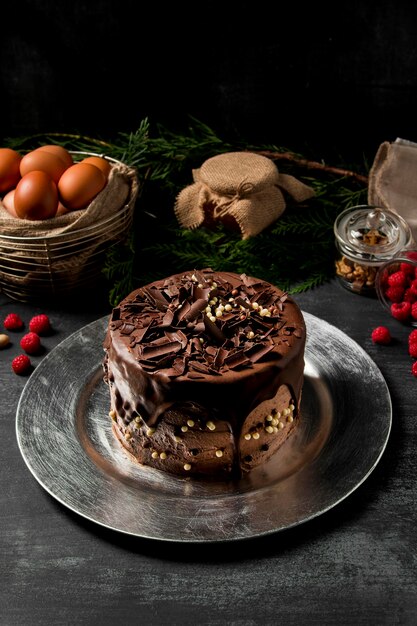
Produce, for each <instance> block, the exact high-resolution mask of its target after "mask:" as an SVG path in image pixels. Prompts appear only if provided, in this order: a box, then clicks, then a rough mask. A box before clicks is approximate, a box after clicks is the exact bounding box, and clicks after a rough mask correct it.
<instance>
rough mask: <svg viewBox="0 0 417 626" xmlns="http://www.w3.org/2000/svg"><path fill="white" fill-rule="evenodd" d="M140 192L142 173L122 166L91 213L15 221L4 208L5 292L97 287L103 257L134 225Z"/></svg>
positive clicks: (1, 260) (0, 228)
mask: <svg viewBox="0 0 417 626" xmlns="http://www.w3.org/2000/svg"><path fill="white" fill-rule="evenodd" d="M138 192H139V181H138V178H137V174H136V170H135V169H134V168H131V167H128V166H127V165H124V164H122V163H118V162H116V163H114V164H113V165H112V168H111V171H110V174H109V179H108V182H107V185H106V186H105V187H104V189H103V190H102V191H101V192H100V193H99V194H98V195H97V196H96V197H95V198H94V200H92V202H91V203H90V204H89V205H88V207H87V208H86V209H82V210H79V211H72V212H69V213H66V214H64V215H60V216H58V217H53V218H51V219H47V220H40V221H37V220H36V221H32V220H23V219H17V218H14V217H12V216H11V215H10V213H8V212H7V211H6V209H5V208H4V206H3V205H2V203H1V202H0V287H1V288H2V290H3V291H4V292H5V293H8V294H9V295H12V296H14V295H16V297H19V296H20V295H25V296H26V295H28V294H30V295H32V291H33V290H37V291H41V290H42V289H44V291H45V292H48V291H49V290H51V291H52V292H56V293H59V292H60V291H63V292H64V291H70V290H71V289H72V288H74V287H76V286H77V284H78V283H79V282H80V281H82V280H83V278H84V276H85V278H89V279H91V280H90V282H91V283H92V284H93V283H94V280H95V275H96V274H97V273H99V272H100V271H101V267H100V264H101V262H102V252H103V251H104V250H105V249H106V248H107V247H108V246H109V245H111V244H112V242H114V241H116V240H118V239H120V238H121V235H122V230H123V229H126V228H127V227H128V226H129V224H130V222H131V219H130V217H131V215H132V214H133V210H134V205H135V202H136V198H137V195H138ZM118 215H120V220H119V218H118ZM107 221H108V224H107ZM125 234H126V233H125ZM87 274H88V276H87ZM84 282H87V281H84Z"/></svg>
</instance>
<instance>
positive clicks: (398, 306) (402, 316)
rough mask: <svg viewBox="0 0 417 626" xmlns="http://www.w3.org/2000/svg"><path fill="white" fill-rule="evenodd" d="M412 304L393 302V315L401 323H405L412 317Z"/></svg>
mask: <svg viewBox="0 0 417 626" xmlns="http://www.w3.org/2000/svg"><path fill="white" fill-rule="evenodd" d="M410 313H411V303H410V302H393V303H392V304H391V315H392V317H395V319H396V320H399V321H400V322H405V321H407V320H408V318H409V317H410Z"/></svg>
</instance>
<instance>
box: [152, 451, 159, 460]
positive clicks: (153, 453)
mask: <svg viewBox="0 0 417 626" xmlns="http://www.w3.org/2000/svg"><path fill="white" fill-rule="evenodd" d="M151 456H152V458H153V459H157V458H158V457H159V454H158V453H157V451H156V450H154V451H153V452H152V455H151Z"/></svg>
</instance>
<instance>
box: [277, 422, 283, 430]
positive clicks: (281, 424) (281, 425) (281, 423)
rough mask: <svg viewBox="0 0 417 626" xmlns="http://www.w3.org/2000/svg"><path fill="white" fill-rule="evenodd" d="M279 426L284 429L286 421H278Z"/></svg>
mask: <svg viewBox="0 0 417 626" xmlns="http://www.w3.org/2000/svg"><path fill="white" fill-rule="evenodd" d="M278 428H279V429H280V430H282V429H283V428H284V422H278Z"/></svg>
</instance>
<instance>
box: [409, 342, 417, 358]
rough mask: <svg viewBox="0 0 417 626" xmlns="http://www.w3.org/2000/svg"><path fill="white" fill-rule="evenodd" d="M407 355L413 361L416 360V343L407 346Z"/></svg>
mask: <svg viewBox="0 0 417 626" xmlns="http://www.w3.org/2000/svg"><path fill="white" fill-rule="evenodd" d="M408 354H409V355H410V356H412V357H413V359H417V341H413V342H412V343H409V344H408Z"/></svg>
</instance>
